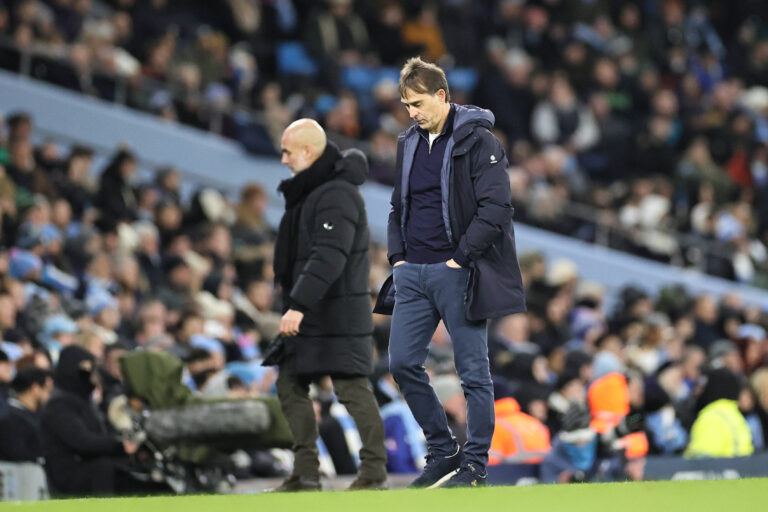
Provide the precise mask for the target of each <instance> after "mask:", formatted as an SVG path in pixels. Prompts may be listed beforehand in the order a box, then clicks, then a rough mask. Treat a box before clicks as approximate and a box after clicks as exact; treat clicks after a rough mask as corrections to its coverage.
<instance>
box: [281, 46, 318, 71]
mask: <svg viewBox="0 0 768 512" xmlns="http://www.w3.org/2000/svg"><path fill="white" fill-rule="evenodd" d="M277 69H278V71H279V72H281V73H285V74H288V75H302V76H314V75H316V74H317V63H315V61H314V59H312V57H310V56H309V54H308V53H307V50H306V48H304V45H303V44H302V43H300V42H299V41H286V42H284V43H280V44H279V45H277Z"/></svg>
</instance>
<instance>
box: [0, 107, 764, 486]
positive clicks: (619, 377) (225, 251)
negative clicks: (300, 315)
mask: <svg viewBox="0 0 768 512" xmlns="http://www.w3.org/2000/svg"><path fill="white" fill-rule="evenodd" d="M5 126H6V128H7V138H4V139H3V140H2V143H0V154H2V158H0V178H1V181H0V185H1V187H0V188H1V189H2V197H0V206H1V207H2V209H3V215H2V223H3V224H2V249H0V329H2V340H3V341H2V347H0V392H2V400H0V410H1V411H0V459H9V460H15V461H19V460H28V461H35V460H40V459H43V458H46V459H47V458H49V457H51V456H59V455H60V454H57V453H56V452H55V450H54V451H53V452H51V451H50V450H51V448H50V447H51V436H54V437H55V434H53V433H52V432H57V431H58V429H59V427H58V426H57V425H60V426H61V428H62V429H64V428H65V427H66V426H67V425H69V424H70V423H69V422H67V421H57V422H55V423H53V424H51V423H50V422H49V423H48V424H47V427H46V421H45V418H46V407H48V406H47V405H45V404H46V402H47V401H48V398H49V396H50V392H51V388H52V387H55V388H60V389H61V390H62V391H69V390H72V389H75V390H76V391H77V392H78V393H80V394H81V395H82V396H83V397H84V399H86V400H87V401H93V402H94V403H95V404H96V405H98V406H99V407H98V409H99V411H101V412H100V414H104V413H105V412H106V411H107V410H108V409H109V404H110V403H111V401H112V400H114V398H115V397H117V396H119V395H120V394H121V393H122V391H123V382H122V375H121V371H120V364H119V358H120V357H121V356H122V355H123V354H125V353H126V352H130V351H136V350H149V351H157V352H163V353H168V354H171V355H173V356H174V357H177V358H179V359H180V360H182V361H183V362H184V367H185V372H184V377H183V379H184V383H185V384H186V385H187V386H189V387H190V388H191V389H192V390H194V391H195V393H197V394H199V395H200V396H204V397H209V398H243V397H257V396H264V395H273V394H274V392H275V390H274V382H275V377H276V375H275V370H273V369H267V368H264V367H261V366H260V364H259V363H260V361H261V354H262V351H263V349H264V348H265V346H266V344H268V343H269V342H270V341H272V340H273V339H274V338H275V336H276V334H277V332H278V326H279V321H280V313H279V312H280V311H281V305H280V304H279V294H278V293H276V292H275V289H274V285H273V279H274V275H273V265H272V255H273V251H274V246H273V239H274V232H273V231H272V229H271V228H270V227H269V226H268V225H266V223H265V222H264V219H263V213H264V210H265V208H266V206H267V196H266V194H265V193H264V190H263V189H262V188H261V187H260V186H259V185H258V184H256V183H254V184H251V185H248V186H246V187H244V188H243V189H242V192H241V196H240V201H239V202H238V203H237V204H232V203H231V202H230V201H229V200H228V199H227V198H226V197H224V196H223V195H222V194H221V193H219V192H218V191H216V190H214V189H211V188H206V187H201V188H200V189H199V190H197V191H196V192H195V193H194V194H193V195H192V197H191V199H190V200H189V201H182V200H181V199H180V194H179V186H180V179H179V175H178V172H177V171H176V170H174V169H172V168H163V169H158V170H157V173H156V174H155V178H154V179H152V180H151V181H144V182H141V181H137V179H136V178H135V176H136V174H135V173H136V167H137V159H136V156H135V155H134V154H133V153H132V152H131V151H130V149H129V148H125V147H124V148H120V149H119V150H118V151H116V152H115V154H114V155H112V157H111V159H109V161H107V163H106V165H105V166H104V168H103V169H101V170H97V171H96V172H92V169H91V167H92V164H93V161H92V159H93V154H92V151H91V150H90V149H89V148H87V147H83V146H72V147H68V148H63V147H61V146H59V145H57V144H54V143H51V142H42V143H39V144H38V145H37V146H35V145H34V144H33V142H32V141H33V140H35V135H34V134H35V130H34V121H33V119H31V118H30V117H29V116H28V115H26V114H24V113H21V112H19V113H14V114H12V115H10V116H9V117H8V120H7V122H6V125H5ZM371 259H372V270H371V275H370V285H371V286H370V288H371V290H372V292H373V293H372V296H371V300H372V305H373V301H374V300H375V295H376V294H375V292H376V291H377V290H378V289H379V288H380V286H381V284H382V283H383V281H384V280H385V279H386V277H387V275H388V273H389V272H390V268H389V264H388V261H387V258H386V250H385V248H383V247H379V246H373V247H372V248H371ZM520 265H521V271H522V275H523V280H524V284H525V288H526V293H527V303H528V312H527V313H525V314H519V315H512V316H509V317H505V318H501V319H498V320H496V321H494V322H493V323H492V324H491V326H490V334H491V335H490V356H491V364H492V374H493V378H494V388H495V394H496V398H497V400H498V402H497V416H498V418H497V419H498V421H497V435H499V436H504V435H505V432H506V433H507V434H509V436H508V440H507V441H502V440H497V441H495V444H494V448H493V449H492V452H493V453H492V454H491V456H492V461H494V462H495V463H501V462H526V463H540V464H541V468H542V470H541V475H542V478H543V479H545V480H546V481H575V480H583V479H595V478H597V479H615V478H641V477H642V457H644V456H645V455H646V454H648V453H650V454H685V455H687V456H692V457H696V456H715V457H726V456H734V455H747V454H751V453H753V452H755V451H760V450H764V449H765V439H766V435H768V337H767V336H766V331H765V329H766V326H767V325H768V318H767V317H766V315H765V312H764V311H762V310H761V309H760V307H758V306H754V305H747V304H744V303H742V301H741V300H740V299H739V297H738V296H736V295H729V296H725V297H722V298H721V299H720V300H719V301H718V300H716V299H715V298H713V297H712V296H709V295H703V296H698V297H691V296H689V295H688V294H687V293H686V291H685V290H684V289H683V288H681V287H669V288H665V289H662V290H660V291H659V293H658V295H657V296H650V295H648V294H647V293H646V292H644V291H642V290H641V289H639V288H634V287H629V288H626V289H623V290H621V292H620V293H619V295H618V297H617V298H616V300H614V302H615V306H613V307H611V309H608V308H607V306H606V302H607V298H606V295H605V290H604V288H603V287H602V286H601V285H599V284H598V283H594V282H589V281H583V280H581V279H580V278H579V275H578V269H577V268H576V266H575V265H574V264H573V263H571V262H569V261H567V260H557V261H550V262H547V261H545V259H544V258H543V257H542V256H541V255H540V254H538V253H524V254H521V255H520ZM374 338H375V343H376V354H377V361H378V363H377V366H376V368H377V369H376V372H375V374H374V376H373V377H372V384H373V386H374V389H375V392H376V396H377V398H378V400H379V403H380V406H381V413H382V417H383V418H384V421H385V427H386V431H387V449H388V454H389V470H390V471H391V472H393V473H395V472H413V471H417V470H418V468H419V467H420V465H421V464H422V463H423V455H424V454H425V449H426V446H425V444H424V443H425V441H424V438H423V435H422V434H421V431H420V430H419V429H418V426H417V425H416V423H415V420H414V419H413V418H412V416H411V415H410V412H409V411H408V408H407V406H406V405H405V403H404V401H403V398H402V396H401V395H400V394H399V392H398V390H397V386H396V385H395V383H394V380H393V379H392V377H391V375H390V374H389V371H388V364H387V357H386V354H387V345H388V339H389V317H386V316H379V315H376V316H375V334H374ZM450 343H451V340H450V335H449V334H448V333H447V331H446V330H445V328H444V326H442V325H440V326H439V327H438V329H437V331H436V332H435V334H434V337H433V340H432V345H431V349H430V357H429V360H428V363H427V364H428V367H429V370H430V372H431V373H432V376H433V383H434V387H435V390H436V392H437V393H438V396H439V397H440V399H441V402H442V403H443V404H444V407H445V409H446V413H447V415H448V417H449V419H450V422H451V425H452V428H453V430H454V432H455V434H456V435H457V436H458V438H459V439H460V440H461V439H463V437H464V436H465V428H466V425H465V423H466V414H465V406H466V404H465V401H464V396H463V393H462V389H461V385H460V382H459V379H458V377H457V376H456V374H455V371H454V364H453V360H452V350H451V349H450ZM75 349H77V350H76V351H75ZM73 352H75V353H73ZM65 354H66V357H65ZM65 359H66V360H67V361H69V363H65ZM73 361H74V363H73ZM84 361H85V362H86V363H87V365H88V366H89V367H90V368H91V369H92V371H93V376H89V377H88V378H87V380H86V382H85V383H84V382H80V384H79V387H78V385H76V384H72V382H73V379H75V381H74V382H78V381H77V380H76V378H75V377H73V376H72V375H73V372H74V373H75V375H79V374H78V373H77V372H78V371H79V370H78V368H79V366H78V365H80V364H83V362H84ZM62 364H63V365H64V366H62ZM88 375H91V374H88ZM52 377H53V378H52ZM57 396H59V395H56V392H54V398H56V397H57ZM312 396H313V397H314V400H315V402H316V405H317V409H316V410H317V414H318V419H319V424H320V426H321V428H320V431H321V434H322V437H321V443H322V446H323V448H322V449H321V453H322V454H325V455H324V458H323V468H324V471H325V472H326V473H327V474H344V473H354V470H355V464H356V462H355V461H356V448H359V441H358V442H355V439H357V438H356V433H355V431H354V424H353V423H351V422H350V418H349V417H348V415H347V414H345V412H344V410H343V407H341V406H340V404H338V403H336V402H335V400H334V395H333V390H332V386H331V385H330V383H329V381H321V382H319V383H318V384H317V386H316V389H315V391H314V392H313V395H312ZM53 401H54V400H53V399H52V400H51V402H53ZM713 404H714V406H713V407H714V408H715V409H716V410H715V411H714V412H712V411H711V409H708V407H709V406H712V405H713ZM51 407H52V406H51ZM61 408H62V406H61V400H59V403H58V406H57V409H56V411H58V413H61ZM721 409H722V410H721ZM64 410H65V411H67V410H68V409H67V408H65V409H64ZM708 412H709V414H708V415H707V413H708ZM48 414H49V417H50V415H51V414H52V413H50V412H49V413H48ZM89 414H91V413H90V412H89ZM722 414H730V418H731V419H732V420H733V422H734V425H735V427H734V426H725V427H724V426H723V425H722V424H719V423H718V421H719V420H718V418H720V417H721V415H722ZM702 417H704V418H707V417H709V424H710V425H709V428H707V427H706V425H707V420H706V419H705V420H701V418H702ZM20 421H23V423H19V422H20ZM91 421H94V422H95V421H97V420H95V419H93V418H91ZM521 421H522V422H524V423H528V424H532V425H534V426H535V428H533V430H531V429H525V432H528V433H529V434H530V432H532V431H535V432H538V434H537V436H534V437H533V438H526V437H525V436H523V437H522V438H521V437H520V436H519V435H515V434H514V429H515V428H517V427H516V426H515V425H519V424H520V422H521ZM699 421H703V423H702V424H701V425H704V426H699V427H698V428H697V425H698V424H699ZM712 422H714V426H713V425H712ZM94 424H97V423H94ZM98 424H100V423H98ZM28 425H33V427H34V428H32V430H30V428H29V426H28ZM41 425H42V430H39V429H40V428H41ZM509 425H512V426H511V427H509ZM721 427H722V428H721ZM510 428H511V429H512V434H510V430H509V429H510ZM734 429H735V430H734ZM66 431H67V432H71V429H69V430H66ZM734 431H737V432H739V433H740V438H739V441H738V442H734V443H731V444H729V442H730V441H729V440H730V439H731V438H732V434H733V432H734ZM34 433H39V437H36V436H35V435H34ZM101 435H107V436H109V435H111V434H107V433H105V432H101ZM526 435H527V434H526ZM637 435H640V436H641V437H642V438H643V439H645V440H647V446H645V447H643V445H644V443H646V441H642V442H641V446H640V448H639V449H638V448H637V446H635V445H631V446H630V445H627V446H625V444H623V443H629V440H630V439H635V441H637V437H635V438H633V437H631V436H637ZM22 438H23V439H24V442H21V439H22ZM46 439H47V441H46ZM509 439H512V440H515V439H518V440H519V439H523V441H524V443H532V446H534V447H535V449H528V448H530V447H528V446H524V445H520V444H519V443H518V442H509ZM77 442H79V441H75V446H74V447H73V446H69V447H68V449H71V450H74V451H75V453H78V452H77V450H78V446H79V445H77V444H76V443H77ZM82 442H85V441H82ZM102 442H104V443H106V441H102ZM125 443H126V442H123V444H120V443H116V441H114V439H112V441H110V442H109V444H106V445H104V444H102V445H98V446H106V447H107V448H108V450H107V451H108V454H110V455H115V453H116V451H117V452H119V455H120V456H123V457H124V456H125V455H130V454H131V453H134V452H135V450H136V446H135V445H132V444H130V443H128V444H125ZM574 443H575V444H574ZM571 444H574V446H575V447H576V448H574V449H570V448H568V447H569V446H570V445H571ZM585 447H586V449H587V450H591V452H590V453H591V454H592V455H591V456H590V455H589V454H587V455H584V454H582V455H581V456H579V455H576V454H575V453H577V452H578V453H581V452H579V451H578V450H576V449H577V448H578V449H581V450H584V449H585ZM630 448H631V450H630ZM93 449H94V448H92V445H91V444H88V447H83V451H82V453H80V454H79V455H78V456H80V457H85V458H86V460H88V459H87V458H88V457H91V456H94V454H93V453H92V452H91V451H89V450H93ZM574 450H576V452H574ZM632 450H634V451H632ZM630 452H632V453H633V455H631V456H630V455H627V454H628V453H630ZM526 454H527V455H526ZM102 455H104V454H102ZM604 459H607V460H613V461H614V463H613V465H609V466H608V468H609V469H606V468H605V467H604V466H599V467H600V468H601V469H600V471H599V472H598V471H597V469H596V468H597V467H598V466H595V465H594V464H596V461H598V460H604ZM270 460H271V462H269V461H267V463H265V461H264V460H260V461H259V464H258V465H257V467H256V468H254V471H255V473H246V474H245V475H243V476H248V475H253V474H261V475H264V474H279V472H280V471H283V470H284V469H285V466H284V464H282V462H281V459H275V458H272V459H270ZM574 461H576V462H574ZM61 467H62V466H57V468H59V469H56V471H57V472H58V473H57V474H59V473H61V474H66V471H64V470H61V469H60V468H61ZM545 468H547V469H546V470H545ZM49 471H51V470H50V467H49ZM54 481H55V479H54ZM117 481H120V480H119V479H118V480H117ZM113 488H114V489H115V490H119V489H121V487H120V486H118V485H116V484H115V485H113Z"/></svg>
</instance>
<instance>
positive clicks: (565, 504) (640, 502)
mask: <svg viewBox="0 0 768 512" xmlns="http://www.w3.org/2000/svg"><path fill="white" fill-rule="evenodd" d="M767 503H768V478H761V479H745V480H719V481H696V482H642V483H619V484H580V485H575V484H574V485H559V486H554V485H538V486H532V487H487V488H481V489H451V490H448V489H437V490H399V491H357V492H344V491H337V492H323V493H300V494H255V495H226V496H174V497H159V498H113V499H95V498H94V499H72V500H51V501H45V502H36V503H0V511H3V512H5V511H6V510H8V511H11V510H13V511H18V512H37V511H40V512H91V511H102V510H103V511H108V512H122V511H125V512H176V511H178V512H192V511H198V510H200V511H213V512H239V511H248V512H259V511H263V512H283V511H292V510H300V511H311V512H318V511H326V510H327V511H334V512H347V511H355V512H368V511H379V510H381V511H386V512H407V511H411V510H417V511H424V512H431V511H440V512H447V511H449V510H451V511H452V510H464V511H467V512H481V511H482V512H485V511H495V510H498V511H515V512H517V511H526V512H528V511H531V512H582V511H584V512H599V511H603V510H605V511H613V512H631V511H642V512H667V511H675V512H677V511H679V512H709V511H713V512H714V511H717V512H747V511H750V512H751V511H752V510H755V511H758V510H766V508H768V504H767Z"/></svg>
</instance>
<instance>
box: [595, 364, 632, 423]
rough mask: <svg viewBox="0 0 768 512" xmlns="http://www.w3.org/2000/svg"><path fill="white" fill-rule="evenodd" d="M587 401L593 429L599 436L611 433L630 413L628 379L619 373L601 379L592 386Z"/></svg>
mask: <svg viewBox="0 0 768 512" xmlns="http://www.w3.org/2000/svg"><path fill="white" fill-rule="evenodd" d="M587 399H588V401H589V410H590V412H591V413H592V423H591V424H590V426H591V427H592V429H594V430H595V431H596V432H597V433H599V434H604V433H606V432H608V431H610V430H611V429H612V428H614V427H616V426H617V425H618V424H619V423H620V422H621V419H622V418H623V417H624V416H626V415H627V414H628V413H629V386H628V385H627V378H626V377H625V376H624V375H623V374H621V373H618V372H613V373H609V374H608V375H605V376H603V377H600V378H599V379H597V380H595V381H594V382H593V383H592V384H590V386H589V390H588V391H587Z"/></svg>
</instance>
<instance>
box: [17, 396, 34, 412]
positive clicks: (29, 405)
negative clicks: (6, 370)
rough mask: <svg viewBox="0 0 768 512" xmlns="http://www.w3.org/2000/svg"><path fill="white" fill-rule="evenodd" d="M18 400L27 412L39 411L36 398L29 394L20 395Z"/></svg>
mask: <svg viewBox="0 0 768 512" xmlns="http://www.w3.org/2000/svg"><path fill="white" fill-rule="evenodd" d="M16 399H17V400H18V401H19V402H20V403H21V405H23V406H24V407H25V408H26V409H27V410H29V411H32V412H35V411H37V401H36V400H35V397H34V396H32V395H31V394H29V393H25V394H22V395H19V396H17V397H16Z"/></svg>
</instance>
